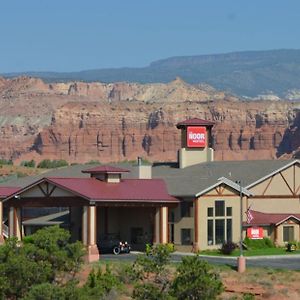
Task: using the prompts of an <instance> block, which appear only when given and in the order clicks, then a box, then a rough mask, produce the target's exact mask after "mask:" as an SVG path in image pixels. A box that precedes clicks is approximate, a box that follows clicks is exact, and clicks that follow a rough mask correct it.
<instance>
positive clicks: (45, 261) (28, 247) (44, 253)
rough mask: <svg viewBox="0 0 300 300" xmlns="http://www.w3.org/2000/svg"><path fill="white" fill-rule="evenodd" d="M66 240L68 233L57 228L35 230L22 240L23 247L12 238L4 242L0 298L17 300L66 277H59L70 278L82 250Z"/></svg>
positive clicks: (76, 269)
mask: <svg viewBox="0 0 300 300" xmlns="http://www.w3.org/2000/svg"><path fill="white" fill-rule="evenodd" d="M69 239H70V233H69V232H67V231H66V230H64V229H61V228H59V227H58V226H53V227H47V228H44V229H40V230H38V231H37V232H36V233H34V234H33V235H31V236H29V237H26V238H24V240H23V244H20V243H19V242H18V241H17V239H16V238H10V239H7V240H6V242H5V244H4V245H3V246H1V247H0V295H2V296H3V297H2V298H4V299H19V298H21V297H24V296H25V295H26V294H27V293H28V291H29V290H30V289H31V288H32V287H33V286H39V287H36V289H38V290H39V289H42V290H43V289H45V286H44V285H43V286H40V285H41V284H45V283H48V284H51V283H54V282H56V283H59V282H60V281H63V280H65V279H66V277H65V276H61V275H62V274H65V275H67V274H71V275H73V276H74V275H75V273H76V272H77V271H78V270H79V268H80V265H81V263H82V259H83V255H84V250H83V246H82V244H81V243H80V242H77V243H74V244H70V243H69ZM64 272H67V273H64ZM3 282H4V283H5V284H2V283H3ZM45 292H46V291H45ZM53 293H56V291H53ZM32 297H33V296H32ZM29 299H34V298H29ZM36 299H48V298H47V297H46V298H36ZM49 299H52V298H49Z"/></svg>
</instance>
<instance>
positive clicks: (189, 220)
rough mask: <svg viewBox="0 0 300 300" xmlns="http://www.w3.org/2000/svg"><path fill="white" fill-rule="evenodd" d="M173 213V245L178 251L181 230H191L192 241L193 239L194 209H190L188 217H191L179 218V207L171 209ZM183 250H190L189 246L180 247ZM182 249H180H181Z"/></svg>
mask: <svg viewBox="0 0 300 300" xmlns="http://www.w3.org/2000/svg"><path fill="white" fill-rule="evenodd" d="M173 211H174V221H175V222H174V245H175V246H176V248H177V249H178V250H179V248H178V247H179V246H180V245H181V229H191V231H192V233H191V234H192V240H193V237H194V207H193V206H192V207H191V208H190V216H191V217H181V206H180V205H178V206H177V207H176V208H174V209H173ZM182 247H183V248H188V249H190V248H191V247H189V246H186V245H184V246H182ZM182 247H181V248H180V249H182Z"/></svg>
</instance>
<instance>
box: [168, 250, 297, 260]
mask: <svg viewBox="0 0 300 300" xmlns="http://www.w3.org/2000/svg"><path fill="white" fill-rule="evenodd" d="M171 255H178V256H193V255H196V254H195V253H190V252H179V251H175V252H173V253H172V254H171ZM199 257H203V258H220V259H232V260H236V259H237V258H238V256H229V255H228V256H227V255H202V254H199ZM245 258H246V260H255V259H262V258H265V259H278V258H300V254H282V255H259V256H245Z"/></svg>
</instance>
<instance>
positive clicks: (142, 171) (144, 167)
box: [137, 156, 152, 179]
mask: <svg viewBox="0 0 300 300" xmlns="http://www.w3.org/2000/svg"><path fill="white" fill-rule="evenodd" d="M137 168H138V176H139V177H138V178H139V179H151V178H152V165H150V164H145V163H143V160H142V157H140V156H139V157H138V158H137Z"/></svg>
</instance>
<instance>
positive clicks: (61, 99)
mask: <svg viewBox="0 0 300 300" xmlns="http://www.w3.org/2000/svg"><path fill="white" fill-rule="evenodd" d="M192 117H198V118H204V119H208V120H212V121H214V122H215V123H216V125H215V127H214V131H213V135H214V144H215V150H216V155H215V157H216V159H218V160H221V159H257V158H260V159H265V158H277V157H284V158H288V157H291V156H293V155H294V156H295V155H298V154H297V150H298V149H299V147H300V102H293V101H281V100H280V101H248V102H247V101H243V100H241V99H239V98H237V97H235V96H232V95H230V94H227V93H224V92H220V91H217V90H215V89H214V88H212V87H211V86H208V85H191V84H188V83H186V82H184V81H183V80H181V79H179V78H177V79H175V80H174V81H171V82H169V83H166V84H164V83H153V84H152V83H151V84H138V83H126V82H121V83H99V82H94V83H84V82H67V83H45V82H44V81H42V80H41V79H38V78H31V77H18V78H12V79H4V78H0V127H1V128H0V130H1V135H0V156H1V157H2V158H6V159H13V160H15V161H16V162H21V161H22V160H28V159H32V158H33V159H35V160H36V161H40V160H41V159H44V158H49V159H65V160H67V161H68V162H70V163H72V162H86V161H90V160H99V161H101V162H109V161H122V160H132V159H135V158H136V157H137V156H143V157H145V158H147V159H149V160H151V161H158V160H161V161H162V160H176V150H177V149H178V148H179V146H180V140H179V137H180V136H179V134H180V132H179V131H178V130H177V129H176V127H175V124H176V123H177V122H179V121H182V120H184V119H186V118H192Z"/></svg>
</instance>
